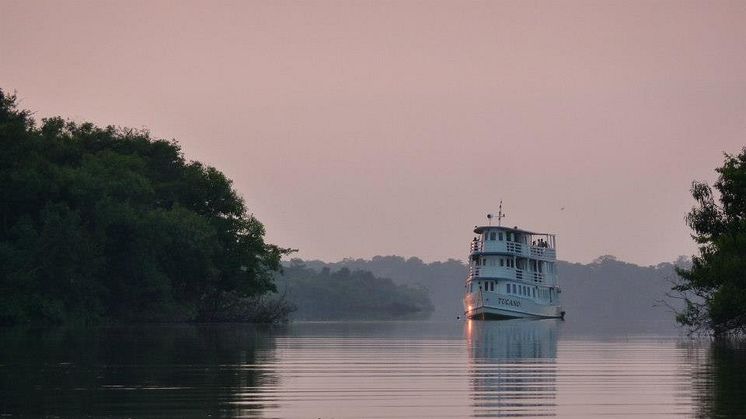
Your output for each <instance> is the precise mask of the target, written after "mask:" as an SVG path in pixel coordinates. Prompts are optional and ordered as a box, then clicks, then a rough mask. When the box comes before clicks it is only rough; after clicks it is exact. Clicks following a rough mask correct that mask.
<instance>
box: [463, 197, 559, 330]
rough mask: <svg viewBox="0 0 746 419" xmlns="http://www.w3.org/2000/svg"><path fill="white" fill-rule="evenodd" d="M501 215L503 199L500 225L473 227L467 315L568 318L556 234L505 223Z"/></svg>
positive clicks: (489, 317) (465, 310)
mask: <svg viewBox="0 0 746 419" xmlns="http://www.w3.org/2000/svg"><path fill="white" fill-rule="evenodd" d="M503 217H504V215H503V213H502V203H501V205H500V210H499V212H498V214H497V217H496V218H497V220H498V225H497V226H492V225H488V226H475V227H474V234H476V237H474V239H473V240H472V241H471V244H470V247H469V273H468V276H467V277H466V284H465V295H464V315H465V317H466V318H468V319H483V320H488V319H511V318H564V316H565V312H564V311H562V306H561V305H560V293H561V290H560V287H559V284H558V281H557V270H556V262H557V240H556V237H555V235H554V234H550V233H539V232H534V231H530V230H525V229H521V228H518V227H517V226H515V227H504V226H502V225H501V221H502V218H503ZM487 218H488V219H490V220H491V219H492V218H493V217H492V215H488V216H487ZM490 224H491V223H490Z"/></svg>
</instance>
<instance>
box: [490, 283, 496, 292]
mask: <svg viewBox="0 0 746 419" xmlns="http://www.w3.org/2000/svg"><path fill="white" fill-rule="evenodd" d="M494 290H495V281H492V282H490V291H494Z"/></svg>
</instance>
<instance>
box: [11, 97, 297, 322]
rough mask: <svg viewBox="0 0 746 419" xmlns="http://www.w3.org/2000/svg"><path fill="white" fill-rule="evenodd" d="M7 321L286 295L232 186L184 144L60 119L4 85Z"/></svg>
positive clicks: (125, 315) (277, 253) (132, 313)
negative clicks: (37, 111)
mask: <svg viewBox="0 0 746 419" xmlns="http://www.w3.org/2000/svg"><path fill="white" fill-rule="evenodd" d="M0 150H2V151H1V152H0V323H4V324H9V323H10V324H13V323H22V322H52V323H54V322H68V321H77V322H91V321H99V320H114V321H160V320H210V319H213V318H215V317H216V315H217V314H218V313H219V312H220V310H221V307H223V306H224V305H225V304H226V299H234V300H235V299H241V298H248V297H255V296H258V295H261V294H264V293H266V292H271V291H274V290H275V285H274V283H273V278H274V272H275V271H278V270H279V269H280V258H281V256H282V255H283V254H285V253H287V252H288V249H282V248H279V247H277V246H274V245H271V244H267V243H265V241H264V227H263V225H262V224H261V223H260V222H259V221H258V220H257V219H255V218H254V217H253V216H251V215H249V214H248V213H247V210H246V206H245V204H244V202H243V200H242V199H241V198H240V197H239V196H238V195H237V193H236V191H235V190H234V189H233V188H232V185H231V181H230V180H229V179H228V178H226V177H225V175H223V174H222V173H221V172H220V171H218V170H217V169H215V168H212V167H208V166H204V165H203V164H201V163H199V162H190V161H186V160H185V159H184V157H183V155H182V153H181V150H180V148H179V146H178V145H177V144H176V143H175V142H173V141H165V140H160V139H153V138H150V136H149V135H148V133H147V132H143V131H137V130H131V129H119V128H114V127H106V128H99V127H96V126H94V125H93V124H90V123H82V124H78V123H74V122H69V121H65V120H63V119H61V118H49V119H44V120H43V122H42V123H41V126H36V124H35V123H34V120H33V119H32V118H31V115H30V114H29V112H28V111H25V110H19V109H18V108H17V106H16V98H15V96H14V95H8V94H6V93H4V92H2V90H0Z"/></svg>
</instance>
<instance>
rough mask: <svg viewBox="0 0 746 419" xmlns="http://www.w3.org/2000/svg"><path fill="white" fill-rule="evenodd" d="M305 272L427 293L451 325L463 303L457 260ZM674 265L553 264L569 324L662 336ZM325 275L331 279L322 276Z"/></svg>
mask: <svg viewBox="0 0 746 419" xmlns="http://www.w3.org/2000/svg"><path fill="white" fill-rule="evenodd" d="M303 263H304V264H305V267H306V269H308V268H312V269H314V270H315V271H317V272H320V271H322V270H328V272H331V273H332V275H333V273H334V272H336V271H338V270H341V269H349V270H364V271H369V272H371V273H372V274H373V275H377V276H381V277H385V278H391V279H392V280H393V281H394V282H395V283H396V284H399V285H404V286H409V287H417V288H422V289H426V290H427V291H428V294H429V296H430V299H431V300H432V303H433V306H434V311H433V313H432V318H433V319H453V318H455V317H456V316H459V315H461V314H462V313H463V306H462V303H461V298H462V297H463V292H464V279H465V278H466V273H467V267H466V265H465V264H464V263H463V262H461V261H458V260H454V259H451V260H448V261H445V262H433V263H425V262H423V261H422V260H421V259H419V258H416V257H411V258H403V257H400V256H376V257H373V258H372V259H344V260H342V261H339V262H332V263H327V262H322V261H318V260H313V261H304V262H303ZM687 263H688V262H687V260H686V259H685V258H680V259H679V260H678V261H677V262H675V263H661V264H658V265H656V266H638V265H635V264H631V263H626V262H622V261H619V260H617V259H616V258H614V257H613V256H602V257H599V258H598V259H596V260H595V261H593V262H591V263H589V264H581V263H569V262H564V261H559V262H557V265H558V266H557V269H558V272H559V276H560V286H561V288H562V294H561V299H562V304H563V306H564V308H565V310H566V312H567V323H568V324H571V325H572V327H577V328H579V329H583V328H587V329H591V328H597V329H608V330H611V329H634V330H637V331H661V330H664V329H666V330H674V329H675V327H676V326H675V321H674V320H675V314H674V313H673V311H672V310H671V308H670V307H669V305H671V306H675V307H677V308H679V309H680V308H681V302H680V301H679V300H677V299H675V298H671V297H668V294H670V293H671V286H672V280H673V279H674V278H675V275H676V273H675V265H685V264H687ZM326 275H329V274H326Z"/></svg>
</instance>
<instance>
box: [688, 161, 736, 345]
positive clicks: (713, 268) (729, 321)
mask: <svg viewBox="0 0 746 419" xmlns="http://www.w3.org/2000/svg"><path fill="white" fill-rule="evenodd" d="M716 172H717V173H718V179H717V181H716V182H715V184H714V188H715V190H716V191H717V196H716V195H715V194H714V193H713V190H712V188H711V187H710V186H709V185H707V184H706V183H703V182H696V181H695V182H693V183H692V189H691V191H692V196H693V197H694V199H695V200H696V201H697V206H695V207H694V208H692V210H691V211H690V212H689V213H688V215H687V217H686V221H687V224H688V225H689V226H690V227H691V228H692V230H693V231H694V234H693V235H692V237H693V238H694V240H695V241H696V242H697V244H698V247H699V255H696V256H694V257H692V265H691V268H688V269H685V268H678V269H677V273H678V275H679V277H680V280H679V281H678V284H676V286H675V287H674V290H676V291H678V292H680V293H681V294H682V296H683V298H684V300H685V303H686V308H685V309H684V310H683V311H682V312H680V313H678V315H677V321H678V322H679V323H680V324H682V325H684V326H687V327H689V328H690V330H692V331H708V332H711V333H713V334H714V335H715V336H724V335H736V334H743V332H745V331H746V148H744V149H743V150H742V151H741V154H739V155H735V156H734V155H730V154H726V155H725V162H724V164H723V166H722V167H719V168H717V169H716Z"/></svg>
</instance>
